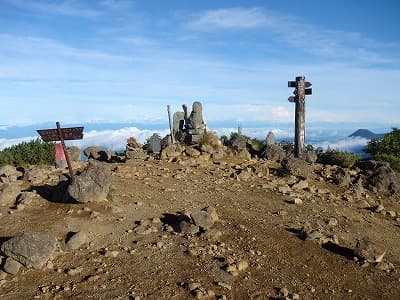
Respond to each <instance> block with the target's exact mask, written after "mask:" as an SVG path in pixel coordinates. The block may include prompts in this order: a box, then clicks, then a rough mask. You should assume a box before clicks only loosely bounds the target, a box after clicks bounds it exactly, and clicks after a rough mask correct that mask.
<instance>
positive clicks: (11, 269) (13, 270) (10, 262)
mask: <svg viewBox="0 0 400 300" xmlns="http://www.w3.org/2000/svg"><path fill="white" fill-rule="evenodd" d="M21 267H22V264H21V263H19V262H18V261H16V260H14V259H13V258H11V257H7V259H6V263H5V264H4V271H6V272H7V273H8V274H11V275H15V274H17V273H18V272H19V270H20V269H21Z"/></svg>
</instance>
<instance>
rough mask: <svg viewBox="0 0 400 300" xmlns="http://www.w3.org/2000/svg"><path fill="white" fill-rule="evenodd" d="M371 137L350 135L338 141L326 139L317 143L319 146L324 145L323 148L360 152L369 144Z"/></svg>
mask: <svg viewBox="0 0 400 300" xmlns="http://www.w3.org/2000/svg"><path fill="white" fill-rule="evenodd" d="M368 142H369V139H365V138H361V137H348V138H345V139H342V140H339V141H336V142H329V141H324V142H322V143H317V145H316V146H317V147H322V148H323V149H325V150H326V149H328V148H330V149H339V150H341V151H345V152H356V153H360V152H361V151H362V149H363V148H364V147H365V146H366V145H367V144H368Z"/></svg>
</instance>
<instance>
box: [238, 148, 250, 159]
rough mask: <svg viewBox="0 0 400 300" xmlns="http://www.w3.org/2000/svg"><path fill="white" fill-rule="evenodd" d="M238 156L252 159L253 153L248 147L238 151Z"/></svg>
mask: <svg viewBox="0 0 400 300" xmlns="http://www.w3.org/2000/svg"><path fill="white" fill-rule="evenodd" d="M236 156H237V157H239V158H242V159H245V160H250V159H251V154H250V152H249V151H247V149H242V150H240V151H238V152H237V153H236Z"/></svg>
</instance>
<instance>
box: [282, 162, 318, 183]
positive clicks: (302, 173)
mask: <svg viewBox="0 0 400 300" xmlns="http://www.w3.org/2000/svg"><path fill="white" fill-rule="evenodd" d="M281 164H282V167H283V169H284V171H285V172H286V173H287V174H289V175H293V176H298V177H302V178H304V179H307V178H308V177H310V175H311V167H310V165H309V164H308V163H307V162H306V161H304V160H302V159H298V158H294V157H290V158H288V159H285V160H284V161H282V163H281Z"/></svg>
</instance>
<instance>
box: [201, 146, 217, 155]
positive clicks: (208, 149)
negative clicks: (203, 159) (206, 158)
mask: <svg viewBox="0 0 400 300" xmlns="http://www.w3.org/2000/svg"><path fill="white" fill-rule="evenodd" d="M200 150H201V152H203V153H209V154H214V153H215V152H217V149H215V148H214V147H213V146H211V145H201V147H200Z"/></svg>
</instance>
